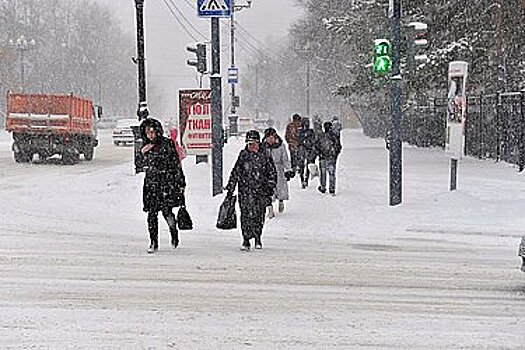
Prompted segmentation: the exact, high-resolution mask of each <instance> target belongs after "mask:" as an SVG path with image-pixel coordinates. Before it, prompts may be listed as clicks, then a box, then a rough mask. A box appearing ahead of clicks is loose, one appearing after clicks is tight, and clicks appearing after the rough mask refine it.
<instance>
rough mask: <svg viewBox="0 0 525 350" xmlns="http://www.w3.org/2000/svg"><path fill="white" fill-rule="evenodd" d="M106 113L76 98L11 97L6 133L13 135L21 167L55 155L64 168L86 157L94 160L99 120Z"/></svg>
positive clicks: (46, 96) (12, 95) (35, 95)
mask: <svg viewBox="0 0 525 350" xmlns="http://www.w3.org/2000/svg"><path fill="white" fill-rule="evenodd" d="M101 113H102V109H101V108H100V107H98V108H96V110H95V109H94V108H93V103H92V102H91V101H89V100H86V99H83V98H80V97H76V96H73V95H41V94H18V93H8V95H7V115H6V130H7V131H9V132H12V133H13V141H14V142H13V153H14V158H15V161H16V162H17V163H27V162H30V161H31V160H32V159H33V156H34V155H35V154H38V157H39V158H40V159H46V158H48V157H51V156H53V155H55V154H59V155H61V156H62V162H63V163H64V164H75V163H77V162H78V160H79V158H80V154H83V155H84V158H85V159H86V160H92V159H93V155H94V151H95V147H96V146H97V145H98V140H97V130H96V119H97V118H100V116H101Z"/></svg>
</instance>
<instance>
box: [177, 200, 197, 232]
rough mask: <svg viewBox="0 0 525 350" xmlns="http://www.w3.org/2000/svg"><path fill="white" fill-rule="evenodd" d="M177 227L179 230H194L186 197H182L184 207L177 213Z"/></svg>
mask: <svg viewBox="0 0 525 350" xmlns="http://www.w3.org/2000/svg"><path fill="white" fill-rule="evenodd" d="M177 226H178V228H179V230H183V231H186V230H193V221H192V220H191V216H190V213H189V212H188V209H186V199H185V197H184V195H182V205H181V206H180V208H179V212H178V213H177Z"/></svg>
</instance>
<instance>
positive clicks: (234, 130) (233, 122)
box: [228, 0, 252, 135]
mask: <svg viewBox="0 0 525 350" xmlns="http://www.w3.org/2000/svg"><path fill="white" fill-rule="evenodd" d="M251 5H252V1H251V0H247V1H246V4H236V1H235V0H231V14H230V39H231V43H230V48H231V64H230V70H231V72H232V73H233V74H236V73H237V72H238V70H237V68H236V67H235V15H234V14H235V11H240V10H242V9H245V8H250V7H251ZM228 80H231V84H230V86H231V110H230V112H231V113H230V116H229V118H228V119H229V122H230V135H237V134H238V119H239V117H238V116H237V108H238V107H239V98H238V97H237V95H236V92H235V90H236V89H235V84H236V80H237V78H233V77H231V76H229V77H228Z"/></svg>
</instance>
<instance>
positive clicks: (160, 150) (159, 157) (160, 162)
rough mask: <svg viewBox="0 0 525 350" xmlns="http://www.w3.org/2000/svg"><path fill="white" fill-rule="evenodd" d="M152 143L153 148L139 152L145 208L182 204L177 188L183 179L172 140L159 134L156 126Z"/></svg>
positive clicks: (179, 189) (180, 186)
mask: <svg viewBox="0 0 525 350" xmlns="http://www.w3.org/2000/svg"><path fill="white" fill-rule="evenodd" d="M159 134H160V135H159ZM144 140H147V139H146V138H144ZM146 143H149V142H148V141H146ZM153 144H154V146H153V148H152V149H151V150H150V151H149V152H147V153H146V154H145V155H144V156H143V161H144V164H145V168H146V177H145V178H144V186H143V192H142V200H143V204H144V208H143V210H144V211H145V212H158V211H161V210H163V209H172V208H174V207H178V206H180V205H182V204H183V194H182V193H181V189H182V188H183V187H186V179H185V177H184V173H183V171H182V166H181V163H180V160H179V156H178V155H177V150H176V148H175V143H174V142H173V140H171V139H169V138H167V137H164V136H162V129H160V133H158V134H157V137H156V138H155V140H154V142H153Z"/></svg>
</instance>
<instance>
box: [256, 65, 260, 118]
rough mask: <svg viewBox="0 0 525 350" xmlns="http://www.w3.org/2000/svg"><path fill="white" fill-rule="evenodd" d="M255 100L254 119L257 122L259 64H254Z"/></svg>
mask: <svg viewBox="0 0 525 350" xmlns="http://www.w3.org/2000/svg"><path fill="white" fill-rule="evenodd" d="M255 98H256V103H257V106H256V107H255V119H257V120H259V109H260V97H259V64H258V63H256V64H255Z"/></svg>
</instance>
